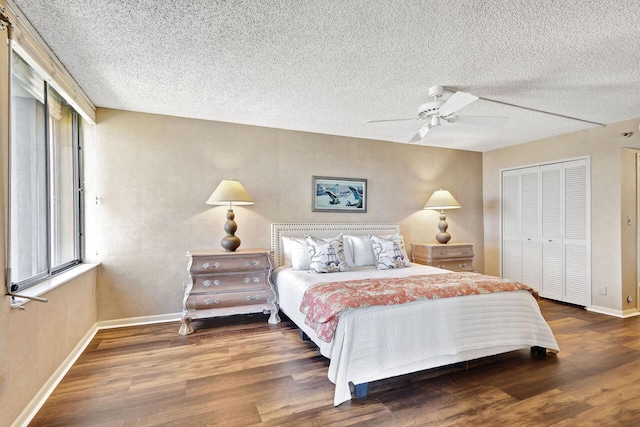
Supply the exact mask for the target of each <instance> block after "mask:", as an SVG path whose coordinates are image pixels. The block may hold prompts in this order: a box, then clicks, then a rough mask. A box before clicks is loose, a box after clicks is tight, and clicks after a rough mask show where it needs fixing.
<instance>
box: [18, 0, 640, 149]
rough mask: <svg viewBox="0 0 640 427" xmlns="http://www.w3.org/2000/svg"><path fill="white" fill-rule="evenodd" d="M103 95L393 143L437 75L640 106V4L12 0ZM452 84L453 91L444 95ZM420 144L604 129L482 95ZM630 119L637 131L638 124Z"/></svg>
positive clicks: (461, 145)
mask: <svg viewBox="0 0 640 427" xmlns="http://www.w3.org/2000/svg"><path fill="white" fill-rule="evenodd" d="M14 2H15V4H16V5H17V6H18V7H19V8H20V9H21V10H22V11H23V13H24V15H25V16H26V17H27V19H29V20H30V21H31V23H32V24H33V26H34V27H35V28H36V29H37V30H38V31H39V32H40V35H41V36H42V38H43V39H44V40H45V41H46V42H47V43H48V44H49V46H50V47H51V49H52V50H53V51H54V52H55V53H56V55H57V56H58V58H59V59H60V60H61V62H62V63H63V64H64V65H65V66H66V68H67V69H68V70H69V71H70V73H71V74H72V75H73V76H74V77H75V79H76V80H77V82H78V83H79V84H80V86H81V87H82V88H83V89H84V91H85V92H86V93H87V95H88V96H89V97H90V98H91V100H92V101H93V102H94V103H95V104H96V105H97V106H99V107H107V108H118V109H124V110H132V111H142V112H148V113H157V114H168V115H174V116H181V117H191V118H199V119H208V120H216V121H224V122H231V123H241V124H248V125H257V126H266V127H273V128H283V129H292V130H299V131H308V132H316V133H324V134H332V135H341V136H350V137H357V138H369V139H379V140H386V141H395V142H406V141H408V140H409V139H410V138H411V137H412V136H413V135H414V134H415V133H416V132H417V130H418V129H419V128H420V127H421V126H422V124H424V122H421V121H401V122H385V123H366V121H367V120H370V119H384V118H395V117H413V116H415V115H417V109H418V106H419V105H420V104H422V103H424V102H426V101H428V90H429V87H430V86H433V85H442V86H445V87H449V88H452V89H454V90H463V91H465V92H470V93H472V94H474V95H477V96H481V97H485V98H489V99H495V100H499V101H503V102H506V103H511V104H516V105H522V106H527V107H530V108H533V109H538V110H544V111H549V112H554V113H558V114H562V115H566V116H571V117H576V118H580V119H584V120H588V121H594V122H598V123H603V124H608V123H613V122H618V121H622V120H627V119H632V118H637V117H640V22H639V21H640V2H639V1H638V0H612V1H602V0H598V1H589V0H572V1H549V0H546V1H531V0H502V1H471V0H464V1H462V0H449V1H389V0H357V1H343V0H331V1H323V0H316V1H302V0H280V1H275V0H274V1H267V0H234V1H225V0H215V1H214V0H190V1H177V0H176V1H168V0H136V1H132V0H110V1H104V0H39V1H38V0H14ZM450 95H451V94H450V93H445V98H446V97H448V96H450ZM460 114H464V115H489V116H491V115H497V116H508V117H510V121H509V122H508V123H507V125H505V126H503V127H500V128H487V127H477V126H471V125H463V124H450V123H445V124H443V125H442V126H439V127H437V128H434V129H433V130H432V131H431V132H429V134H428V135H427V136H426V138H425V139H424V140H423V141H422V142H421V143H420V144H423V145H432V146H439V147H448V148H458V149H466V150H474V151H487V150H491V149H494V148H499V147H504V146H508V145H514V144H519V143H523V142H528V141H532V140H537V139H541V138H545V137H551V136H555V135H560V134H565V133H569V132H573V131H578V130H582V129H588V128H592V127H595V126H597V125H593V124H588V123H584V122H580V121H576V120H571V119H567V118H559V117H556V116H552V115H548V114H543V113H539V112H533V111H528V110H523V109H518V108H514V107H509V106H505V105H501V104H496V103H492V102H489V101H485V100H478V101H476V102H474V103H473V104H471V105H469V106H468V107H465V108H464V109H463V110H460ZM635 130H636V131H637V128H636V129H635Z"/></svg>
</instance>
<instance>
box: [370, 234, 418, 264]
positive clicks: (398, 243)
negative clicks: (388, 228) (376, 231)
mask: <svg viewBox="0 0 640 427" xmlns="http://www.w3.org/2000/svg"><path fill="white" fill-rule="evenodd" d="M369 238H370V239H371V243H372V244H373V254H374V256H375V258H376V268H377V269H378V270H388V269H390V268H402V267H411V262H410V261H409V257H408V256H407V252H406V251H405V250H404V239H403V238H402V235H400V234H397V233H396V234H394V235H393V236H391V237H390V238H388V239H387V238H384V237H379V236H374V235H370V236H369Z"/></svg>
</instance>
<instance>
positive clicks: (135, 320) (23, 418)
mask: <svg viewBox="0 0 640 427" xmlns="http://www.w3.org/2000/svg"><path fill="white" fill-rule="evenodd" d="M181 317H182V313H169V314H161V315H156V316H143V317H130V318H126V319H116V320H106V321H103V322H97V323H95V324H94V325H93V326H92V327H91V328H90V329H89V330H88V331H87V333H86V334H85V335H84V337H82V339H81V340H80V342H79V343H78V345H76V346H75V348H74V349H73V350H72V351H71V353H69V356H67V358H66V359H65V360H64V362H62V364H61V365H60V366H59V367H58V369H56V371H55V372H54V373H53V375H51V377H50V378H49V379H48V380H47V382H46V383H45V384H44V385H43V386H42V388H40V391H38V393H37V394H36V395H35V396H34V397H33V399H31V402H29V404H28V405H27V406H26V407H25V408H24V409H23V410H22V412H21V413H20V415H19V416H18V418H16V419H15V420H14V422H13V423H12V424H11V427H23V426H27V425H29V423H30V422H31V420H33V418H34V417H35V416H36V414H37V413H38V411H39V410H40V408H42V405H44V403H45V402H46V401H47V399H48V398H49V396H51V393H53V390H55V388H56V387H57V386H58V384H59V383H60V381H62V378H64V376H65V375H66V374H67V372H69V369H71V367H72V366H73V364H74V363H75V362H76V360H78V357H80V355H81V354H82V352H83V351H84V350H85V348H87V346H88V345H89V343H90V342H91V340H92V339H93V337H94V336H95V335H96V333H97V332H98V331H99V330H101V329H110V328H121V327H124V326H135V325H148V324H152V323H164V322H175V321H178V320H180V319H181ZM177 333H178V330H177V329H176V334H177Z"/></svg>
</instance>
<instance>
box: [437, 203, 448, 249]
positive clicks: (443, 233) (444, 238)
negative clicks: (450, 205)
mask: <svg viewBox="0 0 640 427" xmlns="http://www.w3.org/2000/svg"><path fill="white" fill-rule="evenodd" d="M448 227H449V224H447V216H446V215H445V214H444V210H442V211H441V212H440V222H439V223H438V229H439V230H440V232H439V233H438V234H436V240H437V241H438V242H439V243H442V244H443V245H446V244H447V242H448V241H449V240H451V234H449V233H447V228H448Z"/></svg>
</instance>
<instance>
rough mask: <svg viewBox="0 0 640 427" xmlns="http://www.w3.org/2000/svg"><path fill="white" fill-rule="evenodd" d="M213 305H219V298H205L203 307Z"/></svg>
mask: <svg viewBox="0 0 640 427" xmlns="http://www.w3.org/2000/svg"><path fill="white" fill-rule="evenodd" d="M213 304H220V298H216V299H211V298H207V299H206V300H204V305H213Z"/></svg>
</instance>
